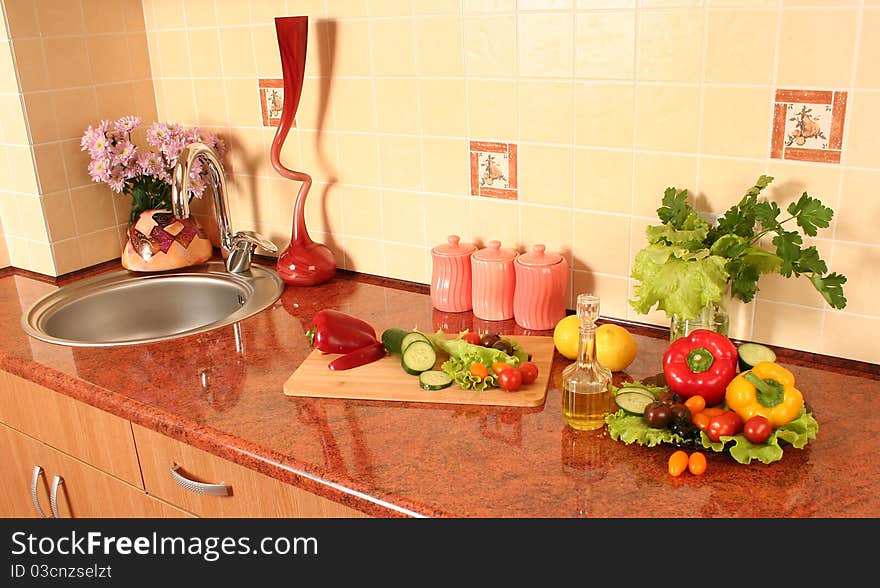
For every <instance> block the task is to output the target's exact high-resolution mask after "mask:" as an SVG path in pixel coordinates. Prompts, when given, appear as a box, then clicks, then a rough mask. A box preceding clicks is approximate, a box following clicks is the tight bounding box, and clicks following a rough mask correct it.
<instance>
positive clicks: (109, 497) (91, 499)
mask: <svg viewBox="0 0 880 588" xmlns="http://www.w3.org/2000/svg"><path fill="white" fill-rule="evenodd" d="M35 466H39V467H40V468H41V469H40V472H41V473H40V474H39V475H38V476H37V478H36V501H37V504H38V505H39V508H40V509H42V514H43V515H44V516H46V517H52V516H53V511H52V505H51V504H52V501H51V498H50V497H51V494H52V490H51V489H52V487H53V486H55V484H54V482H55V477H56V476H58V477H59V479H60V482H59V483H58V485H57V490H56V491H55V496H56V500H55V506H56V507H57V508H56V510H57V513H58V516H59V518H69V517H78V518H112V517H125V518H139V517H150V518H164V517H192V516H193V515H191V514H190V513H187V512H184V511H182V510H180V509H179V508H175V507H174V506H171V505H170V504H167V503H165V502H163V501H161V500H158V499H156V498H154V497H152V496H148V495H147V493H146V492H144V491H143V490H141V489H140V488H136V487H135V486H132V485H131V484H128V483H126V482H123V481H122V480H119V479H117V478H114V477H113V476H110V475H109V474H106V473H104V472H102V471H100V470H97V469H95V468H93V467H91V466H90V465H88V464H85V463H83V462H81V461H79V460H78V459H74V458H73V457H70V456H69V455H65V454H64V453H61V452H60V451H58V450H56V449H54V448H52V447H49V446H48V445H46V444H44V443H41V442H40V441H38V440H36V439H33V438H31V437H28V436H27V435H25V434H23V433H20V432H18V431H16V430H14V429H11V428H9V427H7V426H5V425H0V474H2V475H0V489H2V491H0V516H4V517H39V516H40V512H39V511H38V510H37V505H35V503H34V498H33V496H32V488H31V486H32V483H33V480H34V467H35Z"/></svg>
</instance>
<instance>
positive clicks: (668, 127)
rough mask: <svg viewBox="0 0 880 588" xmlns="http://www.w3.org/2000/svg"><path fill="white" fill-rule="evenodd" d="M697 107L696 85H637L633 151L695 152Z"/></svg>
mask: <svg viewBox="0 0 880 588" xmlns="http://www.w3.org/2000/svg"><path fill="white" fill-rule="evenodd" d="M699 105H700V89H699V87H697V86H662V85H639V86H637V87H636V123H635V124H636V131H635V146H636V148H638V149H652V150H659V151H680V152H686V153H695V152H696V151H697V144H698V138H697V136H698V134H699V133H698V129H699V119H700V108H699Z"/></svg>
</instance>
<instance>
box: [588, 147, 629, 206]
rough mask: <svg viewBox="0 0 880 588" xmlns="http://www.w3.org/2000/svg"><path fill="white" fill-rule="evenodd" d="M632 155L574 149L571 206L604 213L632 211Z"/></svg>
mask: <svg viewBox="0 0 880 588" xmlns="http://www.w3.org/2000/svg"><path fill="white" fill-rule="evenodd" d="M632 178H633V154H632V152H630V151H606V150H599V149H575V150H574V207H575V208H580V209H588V210H596V211H603V212H624V213H627V214H628V213H630V212H631V211H632V185H633V182H632Z"/></svg>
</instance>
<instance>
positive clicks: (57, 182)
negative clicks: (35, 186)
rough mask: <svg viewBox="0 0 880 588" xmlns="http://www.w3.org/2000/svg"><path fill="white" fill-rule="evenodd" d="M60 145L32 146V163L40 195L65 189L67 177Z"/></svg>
mask: <svg viewBox="0 0 880 588" xmlns="http://www.w3.org/2000/svg"><path fill="white" fill-rule="evenodd" d="M62 158H63V155H62V151H61V144H60V143H44V144H42V145H34V161H35V163H36V167H37V175H38V177H39V181H40V193H41V194H49V193H51V192H57V191H59V190H64V189H66V188H67V176H66V174H65V172H64V162H63V159H62Z"/></svg>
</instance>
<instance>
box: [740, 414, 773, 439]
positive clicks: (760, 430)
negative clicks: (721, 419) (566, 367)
mask: <svg viewBox="0 0 880 588" xmlns="http://www.w3.org/2000/svg"><path fill="white" fill-rule="evenodd" d="M772 432H773V425H772V424H770V421H768V420H767V418H766V417H763V416H761V415H759V414H756V415H755V416H753V417H750V418H749V420H747V421H746V422H745V424H743V435H744V436H745V438H746V439H748V440H749V441H751V442H752V443H763V442H765V441H766V440H767V437H769V436H770V433H772Z"/></svg>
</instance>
